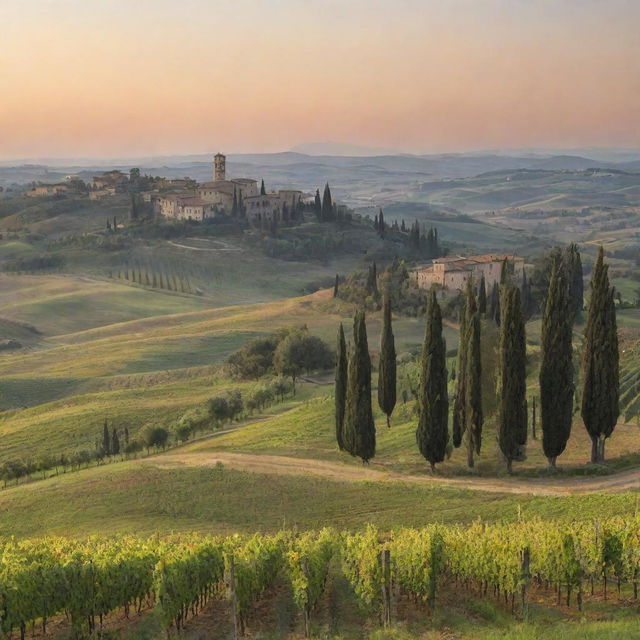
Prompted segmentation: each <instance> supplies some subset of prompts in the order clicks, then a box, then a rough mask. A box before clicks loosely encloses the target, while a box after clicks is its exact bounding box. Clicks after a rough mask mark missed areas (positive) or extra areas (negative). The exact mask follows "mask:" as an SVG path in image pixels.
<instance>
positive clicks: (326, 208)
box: [322, 182, 333, 222]
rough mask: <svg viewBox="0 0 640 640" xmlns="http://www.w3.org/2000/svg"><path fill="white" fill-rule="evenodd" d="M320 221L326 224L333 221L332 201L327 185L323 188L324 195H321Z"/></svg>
mask: <svg viewBox="0 0 640 640" xmlns="http://www.w3.org/2000/svg"><path fill="white" fill-rule="evenodd" d="M322 220H323V221H324V222H327V221H329V220H333V200H332V199H331V189H330V188H329V183H328V182H327V184H325V186H324V193H323V194H322Z"/></svg>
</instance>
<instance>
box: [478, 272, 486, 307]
mask: <svg viewBox="0 0 640 640" xmlns="http://www.w3.org/2000/svg"><path fill="white" fill-rule="evenodd" d="M478 311H479V312H480V315H481V316H484V315H485V314H486V313H487V283H486V282H485V279H484V273H483V274H482V277H481V278H480V288H479V289H478Z"/></svg>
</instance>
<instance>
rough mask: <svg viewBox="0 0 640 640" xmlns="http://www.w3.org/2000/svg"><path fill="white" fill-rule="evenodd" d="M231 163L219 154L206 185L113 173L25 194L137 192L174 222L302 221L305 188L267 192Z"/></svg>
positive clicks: (70, 178)
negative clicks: (233, 173)
mask: <svg viewBox="0 0 640 640" xmlns="http://www.w3.org/2000/svg"><path fill="white" fill-rule="evenodd" d="M226 163H227V159H226V156H224V155H223V154H222V153H218V154H216V156H215V157H214V160H213V167H212V178H213V179H212V180H211V181H209V182H203V183H197V182H196V181H195V180H191V179H190V178H178V179H166V178H160V177H156V178H151V177H150V176H140V175H139V171H138V170H136V169H132V170H131V172H130V173H128V174H127V173H125V172H123V171H121V170H119V169H114V170H111V171H106V172H104V173H102V174H101V175H96V176H93V178H92V180H91V181H90V182H88V183H85V182H84V181H83V180H82V179H81V178H80V177H79V176H73V175H72V176H67V177H66V178H65V180H64V181H63V182H59V183H56V184H34V185H33V186H32V187H31V188H30V189H29V190H27V191H26V192H25V195H26V196H28V197H30V198H50V197H58V198H64V197H67V196H86V197H88V198H89V199H90V200H101V199H103V198H107V197H110V196H115V195H117V194H122V193H127V192H131V193H137V194H140V196H141V198H142V201H143V202H144V203H146V204H147V205H148V206H149V208H150V209H151V211H152V212H153V213H154V215H155V216H156V217H158V216H160V217H163V218H166V219H169V220H205V219H207V218H212V217H215V216H218V215H231V216H233V217H242V218H244V219H246V220H247V221H248V222H250V223H252V224H257V225H264V224H273V223H274V222H275V223H280V222H284V223H286V222H290V221H292V220H294V219H296V218H297V217H299V216H298V214H299V212H300V210H301V208H302V204H303V198H304V197H305V196H304V194H303V192H302V191H301V190H298V189H279V190H277V191H273V192H267V191H266V189H265V186H264V181H261V183H260V185H259V184H258V180H257V179H255V178H248V177H237V178H227V168H226ZM136 171H138V173H135V172H136ZM308 197H309V196H308ZM310 197H311V199H313V196H310Z"/></svg>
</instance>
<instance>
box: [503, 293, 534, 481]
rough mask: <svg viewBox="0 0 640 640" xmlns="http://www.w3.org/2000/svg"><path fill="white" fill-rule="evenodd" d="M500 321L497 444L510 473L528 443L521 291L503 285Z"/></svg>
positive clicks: (524, 343)
mask: <svg viewBox="0 0 640 640" xmlns="http://www.w3.org/2000/svg"><path fill="white" fill-rule="evenodd" d="M501 307H502V313H501V319H500V353H499V360H500V391H501V393H500V407H499V417H498V444H499V446H500V450H501V451H502V453H503V455H504V457H505V459H506V461H507V470H508V472H509V473H511V471H512V464H513V461H514V460H519V459H522V456H523V454H524V446H525V444H526V442H527V397H526V391H527V386H526V342H525V329H524V318H523V316H522V306H521V302H520V289H518V288H517V287H514V286H512V285H509V284H507V285H504V291H503V296H502V300H501Z"/></svg>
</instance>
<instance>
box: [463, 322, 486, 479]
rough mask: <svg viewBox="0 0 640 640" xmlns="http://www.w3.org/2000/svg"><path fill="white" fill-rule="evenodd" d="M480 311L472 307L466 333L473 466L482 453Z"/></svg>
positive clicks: (469, 440)
mask: <svg viewBox="0 0 640 640" xmlns="http://www.w3.org/2000/svg"><path fill="white" fill-rule="evenodd" d="M480 331H481V329H480V311H479V310H472V309H470V313H469V315H468V317H467V334H466V348H465V349H466V352H467V353H466V358H465V360H466V363H465V364H466V371H465V377H466V385H465V387H466V389H465V393H466V405H467V406H466V409H465V420H466V429H465V431H466V432H467V464H468V465H469V467H473V465H474V460H473V456H474V453H475V454H477V455H480V449H481V446H482V425H483V422H484V415H483V412H482V361H481V348H480V347H481V345H480Z"/></svg>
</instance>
